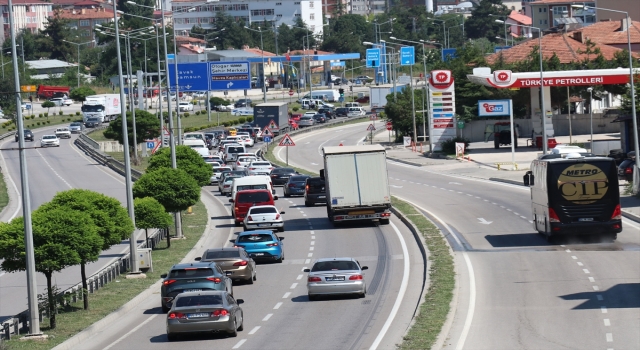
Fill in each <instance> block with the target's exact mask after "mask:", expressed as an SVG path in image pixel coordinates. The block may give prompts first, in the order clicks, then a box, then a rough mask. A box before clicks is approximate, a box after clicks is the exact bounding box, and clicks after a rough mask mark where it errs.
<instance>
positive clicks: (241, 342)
mask: <svg viewBox="0 0 640 350" xmlns="http://www.w3.org/2000/svg"><path fill="white" fill-rule="evenodd" d="M246 341H247V340H246V339H242V340H240V341H239V342H237V343H236V345H234V346H233V347H232V349H239V348H240V347H241V346H242V344H244V342H246Z"/></svg>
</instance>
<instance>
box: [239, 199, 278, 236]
mask: <svg viewBox="0 0 640 350" xmlns="http://www.w3.org/2000/svg"><path fill="white" fill-rule="evenodd" d="M282 215H284V211H279V210H278V208H276V207H275V206H273V205H261V206H253V207H251V208H249V211H248V212H247V217H246V218H245V219H244V228H245V230H247V231H249V230H260V229H265V228H271V229H276V230H278V232H284V219H283V218H282Z"/></svg>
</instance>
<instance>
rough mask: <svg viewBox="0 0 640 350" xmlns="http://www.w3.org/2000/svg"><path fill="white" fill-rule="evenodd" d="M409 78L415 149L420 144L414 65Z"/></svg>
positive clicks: (410, 66)
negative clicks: (417, 125) (414, 87)
mask: <svg viewBox="0 0 640 350" xmlns="http://www.w3.org/2000/svg"><path fill="white" fill-rule="evenodd" d="M380 41H381V42H383V43H386V41H384V40H380ZM389 44H391V45H398V46H400V47H402V45H401V44H396V43H389ZM400 63H402V62H400ZM409 78H410V84H409V86H410V88H411V124H412V125H413V146H414V147H415V146H416V145H417V144H418V129H417V127H416V98H415V93H414V91H413V64H412V65H409ZM394 82H395V81H394ZM394 90H395V88H394ZM423 113H424V112H423Z"/></svg>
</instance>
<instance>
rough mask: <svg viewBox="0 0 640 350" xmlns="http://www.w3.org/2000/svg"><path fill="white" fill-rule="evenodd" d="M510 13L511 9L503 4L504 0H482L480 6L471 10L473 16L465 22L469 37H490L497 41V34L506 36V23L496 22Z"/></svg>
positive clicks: (491, 39)
mask: <svg viewBox="0 0 640 350" xmlns="http://www.w3.org/2000/svg"><path fill="white" fill-rule="evenodd" d="M509 13H511V10H509V9H508V8H507V7H506V6H504V5H503V4H502V0H481V1H480V3H479V5H478V7H476V8H474V9H473V11H472V12H471V17H469V19H467V20H466V21H465V23H464V29H465V33H466V35H467V37H469V38H471V39H479V38H488V39H489V40H490V41H492V42H496V41H497V40H498V39H496V36H504V25H503V24H501V23H496V19H499V18H500V17H502V19H503V20H504V19H505V18H506V16H508V15H509ZM492 15H493V16H492ZM494 16H498V17H494Z"/></svg>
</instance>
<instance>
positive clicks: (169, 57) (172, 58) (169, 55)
mask: <svg viewBox="0 0 640 350" xmlns="http://www.w3.org/2000/svg"><path fill="white" fill-rule="evenodd" d="M167 59H168V60H175V59H176V56H175V55H174V54H172V53H168V54H167Z"/></svg>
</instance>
